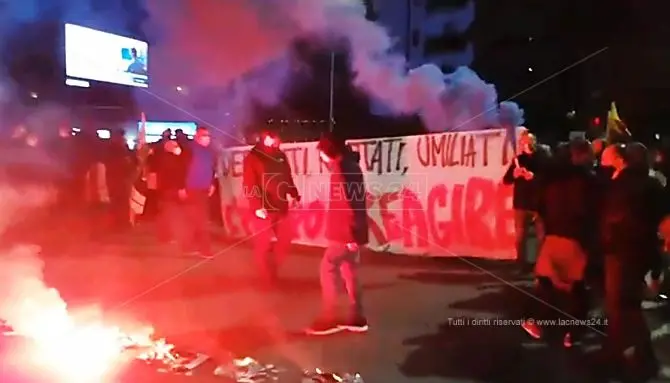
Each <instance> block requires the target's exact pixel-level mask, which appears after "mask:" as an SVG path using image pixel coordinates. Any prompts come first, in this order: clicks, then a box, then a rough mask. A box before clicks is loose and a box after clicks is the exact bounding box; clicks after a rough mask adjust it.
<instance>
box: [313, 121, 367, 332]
mask: <svg viewBox="0 0 670 383" xmlns="http://www.w3.org/2000/svg"><path fill="white" fill-rule="evenodd" d="M318 150H319V155H320V157H321V160H322V161H323V162H324V163H326V164H327V166H328V167H329V169H330V171H331V175H330V193H329V201H328V202H329V204H328V210H327V213H326V214H327V215H326V238H327V239H328V241H329V244H328V247H327V248H326V251H325V253H324V255H323V258H322V260H321V278H320V279H321V292H322V304H323V309H322V312H321V316H320V317H319V318H318V319H317V320H316V321H314V323H313V324H312V326H310V327H309V328H307V329H306V330H305V332H306V333H308V334H311V335H329V334H334V333H336V332H340V331H345V330H346V331H351V332H358V333H362V332H366V331H367V330H368V321H367V319H366V318H365V316H364V315H363V304H362V301H361V295H362V291H361V286H360V284H359V281H358V267H359V261H360V247H361V246H364V245H366V244H367V243H368V222H367V219H368V215H367V211H366V210H367V207H366V200H365V194H366V193H365V182H364V180H363V172H362V170H361V167H360V165H359V161H360V155H359V154H358V153H356V152H353V151H351V150H350V149H349V147H348V146H347V145H346V143H345V141H344V140H342V139H338V138H337V137H335V136H333V135H332V134H330V135H325V136H324V137H322V138H321V140H320V141H319V144H318ZM340 281H344V285H345V287H346V290H347V295H348V297H349V307H350V311H349V316H348V317H347V319H346V320H345V321H341V320H340V318H338V316H337V315H336V305H337V302H336V301H337V291H338V286H339V285H340Z"/></svg>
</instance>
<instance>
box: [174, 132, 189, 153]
mask: <svg viewBox="0 0 670 383" xmlns="http://www.w3.org/2000/svg"><path fill="white" fill-rule="evenodd" d="M174 137H175V140H176V141H177V143H178V144H179V146H180V147H181V148H182V150H186V149H188V147H189V144H190V143H191V141H190V140H189V139H188V136H187V135H186V133H184V130H182V129H177V130H175V131H174Z"/></svg>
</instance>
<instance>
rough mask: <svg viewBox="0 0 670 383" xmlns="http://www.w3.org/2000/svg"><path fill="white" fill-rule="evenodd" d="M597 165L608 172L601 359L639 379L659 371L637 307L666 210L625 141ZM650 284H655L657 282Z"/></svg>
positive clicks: (654, 264)
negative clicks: (605, 322) (630, 352)
mask: <svg viewBox="0 0 670 383" xmlns="http://www.w3.org/2000/svg"><path fill="white" fill-rule="evenodd" d="M601 165H602V166H603V167H605V168H607V169H609V171H608V173H609V174H610V177H609V180H610V181H609V183H608V184H607V185H606V188H605V189H604V193H603V196H602V198H603V201H602V210H601V214H600V241H601V246H602V250H603V253H604V254H605V309H606V311H607V316H608V326H607V338H606V339H605V348H604V351H605V353H604V355H603V356H604V362H605V363H607V368H608V370H609V371H612V373H613V374H617V375H619V374H621V375H625V376H628V377H629V378H630V377H631V375H633V376H634V377H637V378H638V379H643V381H644V380H646V379H648V378H651V377H652V376H656V374H657V372H658V362H657V360H656V358H655V356H654V352H653V349H652V345H651V339H650V333H649V329H648V327H647V324H646V321H645V318H644V316H643V313H642V309H641V301H642V298H643V291H644V285H645V282H644V278H645V275H646V274H647V272H648V271H649V270H650V269H651V270H658V268H659V267H660V265H661V258H660V251H659V248H658V237H657V235H658V234H657V233H658V228H659V225H660V223H661V221H662V219H663V218H664V217H665V216H666V215H667V214H668V213H670V208H669V207H668V202H667V201H665V200H664V198H663V191H662V188H661V186H660V184H659V183H658V182H657V181H656V180H654V179H652V178H651V177H649V175H648V174H645V173H644V172H640V171H639V170H638V169H635V168H634V167H631V166H630V165H631V164H630V162H629V160H628V158H627V152H626V145H623V144H616V145H611V146H609V147H607V148H606V149H605V150H604V151H603V155H602V161H601ZM654 274H655V276H656V277H657V276H658V273H653V275H654ZM652 285H653V286H654V288H656V287H655V286H657V285H658V281H657V280H654V281H653V282H652ZM630 347H634V349H633V350H634V351H633V355H632V357H631V356H627V354H625V352H626V350H628V349H629V348H630Z"/></svg>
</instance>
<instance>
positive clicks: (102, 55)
mask: <svg viewBox="0 0 670 383" xmlns="http://www.w3.org/2000/svg"><path fill="white" fill-rule="evenodd" d="M148 53H149V44H147V43H146V42H145V41H140V40H135V39H131V38H128V37H123V36H119V35H115V34H112V33H107V32H102V31H98V30H95V29H91V28H86V27H82V26H79V25H74V24H65V74H66V77H67V79H66V84H68V85H72V86H88V81H99V82H106V83H112V84H120V85H128V86H134V87H142V88H147V87H148V86H149V70H148Z"/></svg>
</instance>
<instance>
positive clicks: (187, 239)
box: [183, 190, 212, 255]
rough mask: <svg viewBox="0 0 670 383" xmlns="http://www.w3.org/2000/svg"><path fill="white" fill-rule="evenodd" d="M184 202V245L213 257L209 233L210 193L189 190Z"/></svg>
mask: <svg viewBox="0 0 670 383" xmlns="http://www.w3.org/2000/svg"><path fill="white" fill-rule="evenodd" d="M186 194H187V197H186V201H184V213H185V218H186V219H185V225H184V242H183V243H184V244H185V245H186V247H188V250H198V251H200V252H201V253H203V254H205V255H211V253H212V242H211V238H210V232H209V191H208V190H187V191H186Z"/></svg>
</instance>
